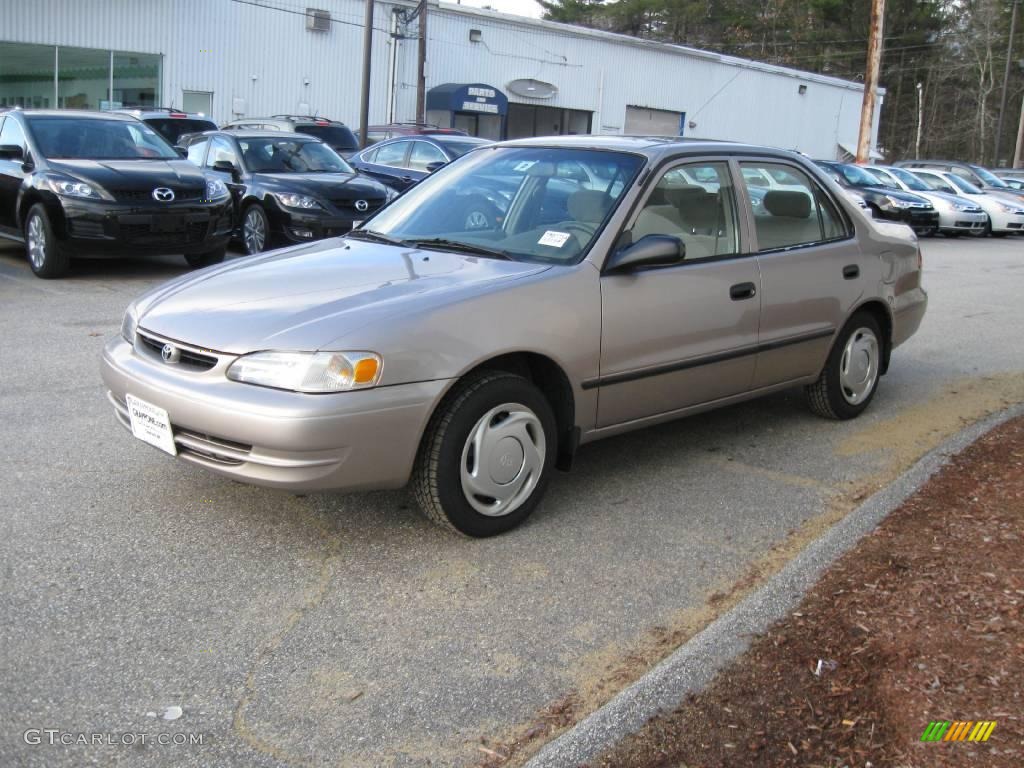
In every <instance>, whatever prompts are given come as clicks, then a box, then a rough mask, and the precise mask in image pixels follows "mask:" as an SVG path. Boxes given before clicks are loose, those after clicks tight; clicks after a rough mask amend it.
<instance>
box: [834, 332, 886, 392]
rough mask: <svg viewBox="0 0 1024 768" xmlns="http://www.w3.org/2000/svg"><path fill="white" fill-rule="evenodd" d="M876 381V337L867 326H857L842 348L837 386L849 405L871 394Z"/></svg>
mask: <svg viewBox="0 0 1024 768" xmlns="http://www.w3.org/2000/svg"><path fill="white" fill-rule="evenodd" d="M876 381H878V339H877V338H876V337H875V334H874V333H873V332H872V331H871V330H869V329H868V328H858V329H857V330H856V331H854V332H853V334H852V335H851V336H850V338H849V340H848V341H847V342H846V346H845V347H844V348H843V358H842V360H841V361H840V364H839V387H840V389H841V390H842V391H843V397H844V398H845V399H846V402H848V403H849V404H850V405H857V404H858V403H861V402H863V401H864V400H865V399H866V398H867V397H869V396H870V395H871V390H873V389H874V388H875V382H876Z"/></svg>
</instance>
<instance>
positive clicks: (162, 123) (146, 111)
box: [116, 107, 217, 144]
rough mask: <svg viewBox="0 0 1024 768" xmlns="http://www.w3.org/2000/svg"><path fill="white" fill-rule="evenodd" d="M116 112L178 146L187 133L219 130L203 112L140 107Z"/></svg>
mask: <svg viewBox="0 0 1024 768" xmlns="http://www.w3.org/2000/svg"><path fill="white" fill-rule="evenodd" d="M116 111H117V112H124V113H125V114H127V115H131V116H132V117H136V118H138V119H139V120H141V121H142V122H144V123H145V124H146V125H148V126H149V127H150V128H152V129H153V130H155V131H156V132H157V133H159V134H160V135H161V136H163V137H164V138H165V139H167V142H168V143H169V144H177V143H178V141H179V140H180V139H181V137H182V136H183V135H185V134H187V133H202V132H203V131H215V130H217V124H216V123H215V122H213V120H211V119H210V118H209V117H207V116H206V115H204V114H202V113H201V112H182V111H181V110H177V109H171V108H169V107H138V108H126V109H118V110H116Z"/></svg>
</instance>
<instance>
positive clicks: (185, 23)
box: [0, 0, 877, 157]
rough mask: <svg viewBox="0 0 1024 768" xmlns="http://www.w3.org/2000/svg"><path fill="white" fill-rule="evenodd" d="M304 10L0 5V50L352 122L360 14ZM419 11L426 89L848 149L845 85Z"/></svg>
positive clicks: (387, 17) (818, 151) (342, 4)
mask: <svg viewBox="0 0 1024 768" xmlns="http://www.w3.org/2000/svg"><path fill="white" fill-rule="evenodd" d="M309 2H310V5H313V6H315V7H318V8H324V9H327V10H329V11H330V12H331V15H332V18H333V19H334V23H333V24H332V25H331V27H332V28H331V31H330V32H328V33H318V32H311V31H308V30H307V29H306V18H305V16H304V12H305V9H306V7H307V5H306V4H305V3H302V2H289V1H288V0H244V1H243V2H235V1H233V0H33V2H10V1H9V2H3V3H0V40H9V41H16V42H30V43H47V44H57V45H69V46H80V47H87V48H101V49H114V50H123V51H137V52H145V53H160V54H162V55H163V83H162V92H163V101H164V102H165V103H166V104H170V103H171V102H173V103H175V104H180V103H181V93H182V91H183V90H197V91H212V92H213V94H214V101H213V105H214V107H213V108H214V118H215V119H217V120H218V121H222V122H223V121H227V120H229V119H231V118H232V117H234V116H235V115H234V113H233V105H235V104H239V102H237V101H236V100H238V99H241V100H243V102H244V112H245V114H247V115H260V114H272V113H278V112H290V111H296V110H298V109H299V108H300V105H308V106H309V108H310V109H311V110H313V111H317V112H319V113H320V114H324V115H329V116H331V117H335V118H340V119H342V120H345V121H346V122H348V123H350V124H356V123H358V118H359V82H360V68H361V47H362V18H363V12H364V7H365V6H364V5H363V2H362V0H309ZM410 5H411V4H410V3H408V2H402V1H401V0H397V1H396V0H385V1H381V2H378V4H377V10H376V17H375V24H374V27H375V29H376V30H377V32H376V34H375V45H374V55H373V70H374V77H373V89H372V92H371V116H370V117H371V122H384V121H386V120H387V119H388V116H389V114H390V112H391V109H390V107H389V98H388V97H389V92H390V90H391V89H390V88H389V83H388V79H389V78H388V72H389V69H388V63H389V58H390V56H389V52H390V49H391V46H392V45H395V44H397V45H398V51H397V57H396V63H397V72H396V77H395V83H394V89H395V97H394V106H393V112H394V117H395V119H399V120H404V119H411V118H412V117H413V116H414V113H415V87H416V86H415V79H416V42H415V41H414V40H402V41H398V42H397V43H393V42H392V41H391V40H390V39H389V37H388V34H387V32H388V30H389V28H390V24H391V16H392V9H393V8H395V7H401V8H408V7H410ZM431 10H432V12H431V16H430V21H429V27H428V32H429V46H428V57H429V59H428V67H427V84H428V87H430V86H433V85H439V84H441V83H447V82H456V83H466V82H484V83H487V84H489V85H492V86H494V87H496V88H498V89H501V90H503V91H506V85H507V83H509V82H510V81H512V80H516V79H519V78H533V79H536V80H541V81H544V82H548V83H552V84H554V85H556V86H557V87H558V94H557V96H555V97H554V98H552V99H547V100H543V101H541V100H534V102H533V103H537V104H544V105H548V106H555V107H566V108H571V109H582V110H587V111H589V112H592V113H593V122H592V125H593V131H594V132H595V133H601V132H603V133H619V132H621V131H622V130H623V126H624V122H625V112H626V105H628V104H632V105H636V106H642V107H650V108H653V109H663V110H672V111H676V112H685V113H686V119H687V122H693V123H695V124H696V125H695V126H694V127H692V128H691V127H688V128H687V135H691V136H697V137H704V138H715V139H731V140H738V141H750V142H756V143H763V144H769V145H773V146H781V147H787V148H796V149H800V150H802V151H804V152H807V153H808V154H811V155H815V156H822V157H833V156H835V155H836V145H837V144H838V143H846V144H852V143H855V142H856V138H857V127H858V116H859V110H860V101H861V92H860V90H859V87H858V86H857V85H856V84H853V83H842V82H841V81H834V80H831V79H829V78H820V77H816V76H813V75H800V74H799V73H795V72H784V73H780V72H776V71H765V69H768V70H770V69H771V68H765V69H757V68H754V67H753V66H751V65H741V64H738V63H737V61H736V60H729V59H721V57H716V56H713V55H708V54H697V53H687V52H685V51H684V50H682V49H670V48H667V47H665V46H655V45H650V44H641V43H632V42H629V41H624V40H622V39H619V38H616V37H615V36H609V35H600V34H588V33H580V32H577V31H573V30H569V29H565V28H562V27H558V26H553V25H547V24H543V25H542V24H536V23H530V22H526V21H524V22H519V21H515V20H511V19H510V18H509V17H502V16H498V15H496V14H490V13H486V12H477V11H473V10H471V9H467V8H461V7H459V6H455V5H448V4H443V5H441V6H440V7H433V8H432V9H431ZM471 28H472V29H478V30H480V32H481V37H482V39H481V41H480V42H471V41H470V39H469V30H470V29H471ZM409 31H410V32H411V33H414V32H415V24H413V25H412V28H411V29H410V30H409ZM307 82H308V84H307ZM800 85H806V93H805V94H802V95H801V94H800V93H799V86H800ZM506 93H507V91H506ZM508 95H509V98H510V100H512V101H518V102H523V103H530V100H529V99H524V98H522V97H518V96H515V95H513V94H508ZM876 130H877V121H876Z"/></svg>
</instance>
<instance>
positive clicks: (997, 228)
mask: <svg viewBox="0 0 1024 768" xmlns="http://www.w3.org/2000/svg"><path fill="white" fill-rule="evenodd" d="M992 231H993V232H1021V231H1024V215H1022V214H1015V213H1005V212H1003V211H1000V212H998V213H995V214H993V215H992Z"/></svg>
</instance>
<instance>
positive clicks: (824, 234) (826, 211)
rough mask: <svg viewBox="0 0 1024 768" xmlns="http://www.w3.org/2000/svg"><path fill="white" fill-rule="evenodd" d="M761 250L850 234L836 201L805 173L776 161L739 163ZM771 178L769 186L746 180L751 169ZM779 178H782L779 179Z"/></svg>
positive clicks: (826, 240)
mask: <svg viewBox="0 0 1024 768" xmlns="http://www.w3.org/2000/svg"><path fill="white" fill-rule="evenodd" d="M740 167H741V168H742V170H743V179H744V183H745V184H746V186H747V196H748V197H749V198H750V204H751V207H752V208H753V213H754V226H755V228H756V230H757V244H758V249H759V250H761V251H771V250H776V249H778V248H792V247H794V246H799V245H812V244H814V243H821V242H828V241H829V240H839V239H842V238H845V237H847V236H848V235H849V231H848V229H847V226H846V222H845V221H844V219H843V218H842V216H841V215H840V213H839V211H838V210H837V209H836V206H835V204H834V203H833V202H832V201H831V200H830V199H829V197H828V196H827V195H826V194H825V192H824V190H822V189H821V187H819V186H818V185H817V184H816V183H815V182H814V181H812V180H811V179H810V177H809V176H807V174H805V173H804V172H803V171H801V170H798V169H796V168H791V167H788V166H783V165H780V164H777V163H760V162H758V163H741V164H740ZM752 170H753V171H757V175H758V176H759V177H760V178H762V179H771V184H770V186H768V187H763V186H755V185H752V184H750V183H749V182H748V181H747V178H748V175H750V176H752V175H753V174H751V173H750V171H752ZM780 179H781V181H780Z"/></svg>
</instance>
